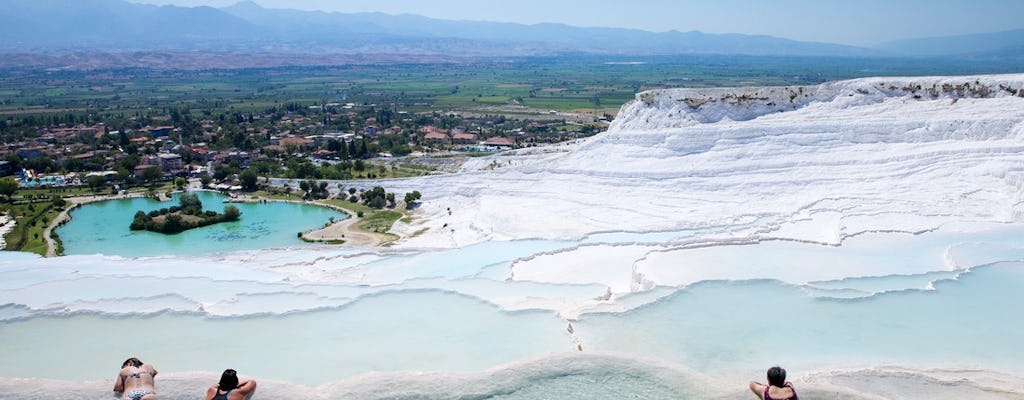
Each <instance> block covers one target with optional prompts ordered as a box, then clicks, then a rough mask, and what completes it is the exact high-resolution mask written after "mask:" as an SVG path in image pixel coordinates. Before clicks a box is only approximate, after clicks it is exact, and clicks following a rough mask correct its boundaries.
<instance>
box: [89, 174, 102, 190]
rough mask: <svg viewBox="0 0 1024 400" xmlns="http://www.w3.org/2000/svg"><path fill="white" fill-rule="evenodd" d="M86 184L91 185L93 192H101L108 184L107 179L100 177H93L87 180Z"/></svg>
mask: <svg viewBox="0 0 1024 400" xmlns="http://www.w3.org/2000/svg"><path fill="white" fill-rule="evenodd" d="M85 182H86V183H88V184H89V188H90V189H92V191H94V192H99V191H100V189H103V185H105V184H106V183H107V178H104V177H102V176H99V175H93V176H90V177H88V178H85Z"/></svg>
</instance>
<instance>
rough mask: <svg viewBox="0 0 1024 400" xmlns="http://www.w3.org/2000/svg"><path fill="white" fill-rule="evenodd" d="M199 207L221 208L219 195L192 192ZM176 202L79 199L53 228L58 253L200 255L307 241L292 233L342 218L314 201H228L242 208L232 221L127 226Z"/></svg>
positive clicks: (222, 196)
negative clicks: (60, 245) (168, 231)
mask: <svg viewBox="0 0 1024 400" xmlns="http://www.w3.org/2000/svg"><path fill="white" fill-rule="evenodd" d="M198 194H199V198H200V200H202V202H203V209H204V210H210V211H216V212H223V210H224V206H225V205H226V204H225V203H223V200H224V199H225V196H224V195H221V194H219V193H215V192H198ZM177 204H178V197H177V195H175V196H174V199H173V200H172V201H168V202H159V201H156V200H152V199H146V198H132V199H120V200H107V201H101V202H96V203H90V204H85V205H82V206H79V207H78V208H76V209H74V210H72V211H71V217H72V219H71V221H70V222H68V223H67V224H65V225H64V226H62V227H60V228H58V229H57V234H58V235H60V238H61V240H62V241H63V242H64V254H68V255H71V254H105V255H119V256H125V257H143V256H156V255H166V254H202V253H211V252H224V251H233V250H251V249H263V248H273V247H288V246H301V245H305V244H307V243H306V242H303V241H302V240H300V239H299V238H298V237H297V234H298V233H299V232H302V231H306V230H310V229H316V228H320V227H322V226H324V224H327V223H329V222H330V219H331V218H334V219H335V220H342V219H345V218H347V217H348V216H347V215H345V214H344V213H341V212H338V211H335V210H332V209H329V208H326V207H319V206H311V205H305V204H296V203H280V202H268V203H232V204H233V205H234V206H236V207H238V209H239V210H240V211H241V212H242V217H241V218H240V220H239V221H237V222H227V223H221V224H215V225H211V226H206V227H202V228H198V229H192V230H189V231H185V232H182V233H179V234H175V235H165V234H160V233H153V232H147V231H132V230H130V229H128V226H129V225H131V222H132V218H133V217H134V216H135V212H136V211H139V210H142V211H145V212H149V211H152V210H158V209H161V208H167V207H171V206H175V205H177Z"/></svg>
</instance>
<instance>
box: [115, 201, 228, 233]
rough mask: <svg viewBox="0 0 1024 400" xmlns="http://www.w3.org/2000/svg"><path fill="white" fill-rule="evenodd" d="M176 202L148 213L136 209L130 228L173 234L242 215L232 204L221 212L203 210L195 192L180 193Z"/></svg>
mask: <svg viewBox="0 0 1024 400" xmlns="http://www.w3.org/2000/svg"><path fill="white" fill-rule="evenodd" d="M178 203H179V205H177V206H173V207H170V208H162V209H159V210H153V211H150V212H149V213H146V212H145V211H142V210H139V211H137V212H136V213H135V219H134V220H132V224H131V226H130V228H131V230H133V231H141V230H147V231H151V232H158V233H167V234H174V233H180V232H184V231H187V230H189V229H195V228H201V227H204V226H207V225H213V224H216V223H220V222H230V221H237V220H238V218H239V217H240V216H241V215H242V212H241V211H238V207H235V206H233V205H227V206H224V213H223V214H218V213H216V212H214V211H203V202H202V201H200V200H199V196H197V195H195V194H189V193H186V194H182V195H181V197H179V199H178Z"/></svg>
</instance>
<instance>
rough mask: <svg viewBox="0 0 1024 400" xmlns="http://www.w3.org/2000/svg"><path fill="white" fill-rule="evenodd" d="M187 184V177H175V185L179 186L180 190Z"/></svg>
mask: <svg viewBox="0 0 1024 400" xmlns="http://www.w3.org/2000/svg"><path fill="white" fill-rule="evenodd" d="M185 185H188V180H186V179H185V178H182V177H180V176H179V177H177V178H174V187H176V188H178V190H181V189H184V188H185Z"/></svg>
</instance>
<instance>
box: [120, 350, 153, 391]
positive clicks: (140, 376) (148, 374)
mask: <svg viewBox="0 0 1024 400" xmlns="http://www.w3.org/2000/svg"><path fill="white" fill-rule="evenodd" d="M155 377H156V369H155V368H153V366H152V365H149V364H145V363H143V362H142V361H139V359H138V358H135V357H132V358H129V359H127V360H125V361H124V363H123V364H121V372H120V373H119V374H117V380H115V381H114V391H115V392H117V393H121V399H122V400H156V383H155V382H154V381H153V378H155Z"/></svg>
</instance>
